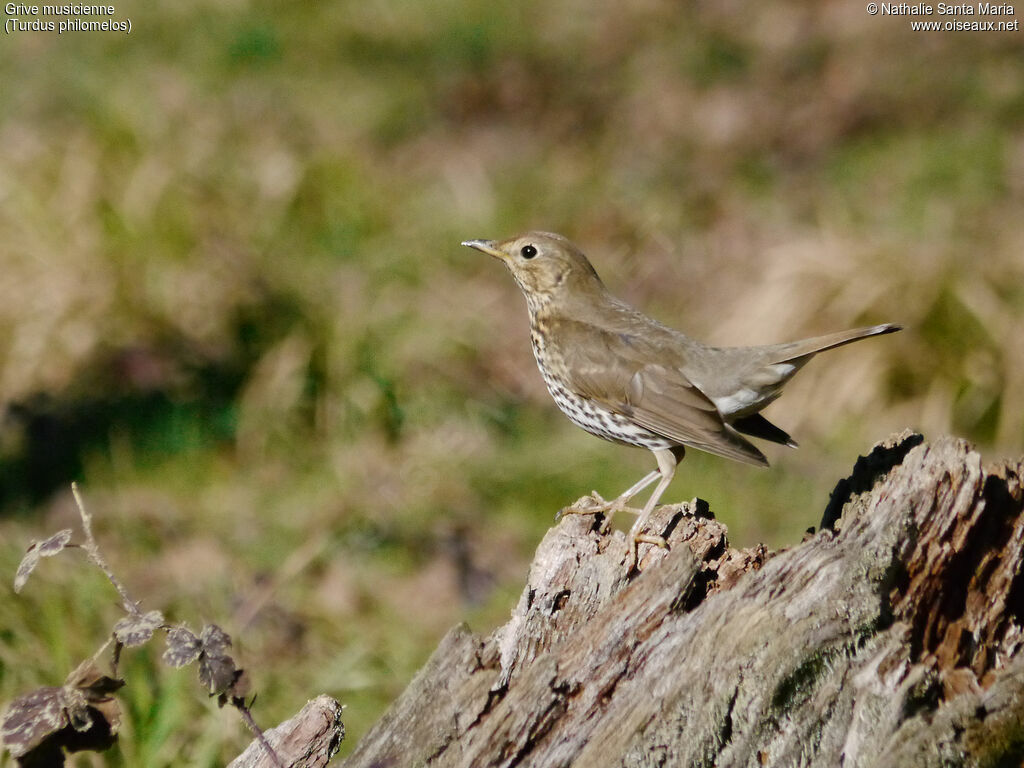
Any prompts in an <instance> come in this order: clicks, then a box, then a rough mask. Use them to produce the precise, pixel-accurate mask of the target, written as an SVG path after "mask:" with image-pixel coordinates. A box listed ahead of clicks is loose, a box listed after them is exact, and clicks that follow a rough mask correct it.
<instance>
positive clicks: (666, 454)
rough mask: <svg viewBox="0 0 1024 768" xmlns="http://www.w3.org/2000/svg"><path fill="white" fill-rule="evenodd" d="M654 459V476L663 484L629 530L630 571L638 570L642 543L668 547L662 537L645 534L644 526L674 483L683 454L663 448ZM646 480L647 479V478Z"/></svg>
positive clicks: (655, 491) (659, 484)
mask: <svg viewBox="0 0 1024 768" xmlns="http://www.w3.org/2000/svg"><path fill="white" fill-rule="evenodd" d="M654 458H656V459H657V460H658V471H657V473H654V474H659V475H661V482H659V483H658V485H657V486H655V488H654V490H653V491H652V492H651V497H650V498H649V499H647V503H646V504H645V505H644V508H643V511H642V512H641V513H640V516H639V517H638V518H637V519H636V522H635V523H633V527H632V528H630V529H629V539H630V545H629V546H630V554H631V555H632V565H631V566H630V569H631V570H632V569H633V568H636V565H637V544H639V543H640V542H641V541H643V542H646V543H648V544H657V545H658V546H659V547H666V546H668V545H667V544H666V543H665V539H663V538H662V537H661V536H652V535H649V534H643V533H641V531H643V529H644V526H645V525H647V518H649V517H650V516H651V512H653V511H654V507H655V506H656V505H657V503H658V500H659V499H661V494H663V493H664V492H665V489H666V488H668V484H669V483H671V482H672V477H673V476H674V475H675V473H676V467H677V466H678V464H679V462H680V461H682V458H683V457H682V453H681V450H680V449H679V448H677V449H676V451H675V452H674V451H673V450H672V449H669V448H663V449H661V450H658V451H654ZM645 479H646V478H645Z"/></svg>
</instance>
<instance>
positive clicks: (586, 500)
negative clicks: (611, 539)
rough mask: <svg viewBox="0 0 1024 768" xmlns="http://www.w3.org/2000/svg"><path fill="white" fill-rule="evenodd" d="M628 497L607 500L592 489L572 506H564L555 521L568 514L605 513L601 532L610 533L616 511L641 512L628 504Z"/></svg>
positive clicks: (637, 513) (636, 513)
mask: <svg viewBox="0 0 1024 768" xmlns="http://www.w3.org/2000/svg"><path fill="white" fill-rule="evenodd" d="M626 501H627V500H626V499H623V498H621V497H620V498H617V499H612V500H611V501H608V500H606V499H605V498H604V497H603V496H602V495H601V494H599V493H598V492H597V491H591V492H590V493H589V494H588V495H587V496H584V497H583V498H581V499H578V500H576V502H574V503H573V504H572V505H571V506H568V507H563V508H562V509H560V510H558V514H556V515H555V522H558V521H559V520H561V519H562V518H563V517H565V516H566V515H604V520H603V521H602V523H601V527H600V530H599V532H600V533H601V534H605V533H608V531H609V529H610V528H611V522H612V517H613V516H614V515H615V513H616V512H623V511H625V512H631V513H633V514H635V515H639V514H640V510H638V509H633V508H632V507H630V506H628V505H627V503H626Z"/></svg>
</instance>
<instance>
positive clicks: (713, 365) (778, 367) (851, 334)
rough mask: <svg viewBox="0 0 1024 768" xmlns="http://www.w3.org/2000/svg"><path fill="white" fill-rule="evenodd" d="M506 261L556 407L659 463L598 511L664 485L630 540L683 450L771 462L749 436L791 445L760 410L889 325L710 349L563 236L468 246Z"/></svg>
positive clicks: (637, 536)
mask: <svg viewBox="0 0 1024 768" xmlns="http://www.w3.org/2000/svg"><path fill="white" fill-rule="evenodd" d="M463 245H467V246H469V247H471V248H475V249H477V250H479V251H482V252H484V253H487V254H490V255H491V256H494V257H495V258H498V259H500V260H501V261H502V262H504V264H505V266H506V267H508V269H509V271H510V272H511V273H512V276H513V277H514V278H515V280H516V282H517V283H518V284H519V287H520V289H521V290H522V292H523V294H524V295H525V297H526V304H527V308H528V310H529V313H530V330H531V334H530V335H531V341H532V343H533V351H534V356H535V357H536V359H537V366H538V367H539V368H540V372H541V375H542V376H543V377H544V381H545V383H546V384H547V387H548V391H549V392H550V393H551V396H552V397H553V398H554V400H555V402H556V403H557V404H558V407H559V408H560V409H561V410H562V411H563V412H564V413H565V414H566V415H567V416H568V417H569V419H570V420H572V421H573V423H575V424H577V425H578V426H580V427H582V428H583V429H585V430H587V431H588V432H590V433H591V434H594V435H597V436H598V437H602V438H604V439H606V440H612V441H614V442H620V443H626V444H628V445H636V446H642V447H645V448H648V449H650V450H651V451H653V453H654V455H655V458H656V459H657V461H658V469H657V470H655V471H654V472H651V473H650V474H648V475H647V476H646V477H644V478H643V479H642V480H641V481H640V482H638V483H637V484H636V485H634V486H633V487H632V488H630V489H629V490H627V491H626V492H625V493H623V494H622V495H621V496H619V497H618V498H616V499H615V500H614V501H612V502H610V503H608V504H606V505H602V506H601V507H600V508H599V509H590V510H588V511H607V512H608V513H609V514H610V513H612V512H614V511H615V510H617V509H621V508H624V506H625V504H626V502H628V501H629V499H631V498H632V497H633V496H634V495H636V494H637V493H639V492H640V491H641V490H643V489H644V488H646V487H647V486H648V485H650V484H651V483H653V482H654V481H655V480H659V479H660V482H659V484H658V486H657V487H656V488H655V490H654V492H653V493H652V494H651V496H650V498H649V499H648V501H647V504H646V505H645V507H644V509H643V511H642V512H641V514H640V516H639V517H638V519H637V522H636V525H634V526H633V530H632V535H633V540H634V542H635V541H646V540H651V539H652V537H644V536H642V535H641V531H642V529H643V526H644V524H645V522H646V519H647V517H648V516H649V514H650V512H651V510H653V509H654V506H655V505H656V504H657V502H658V500H659V499H660V497H661V494H662V493H663V492H664V490H665V488H666V487H667V486H668V484H669V482H670V481H671V479H672V476H673V474H674V472H675V468H676V465H677V464H678V463H679V461H681V460H682V457H683V454H684V451H685V446H690V447H692V448H699V449H700V450H702V451H708V452H709V453H714V454H717V455H719V456H724V457H726V458H730V459H735V460H737V461H742V462H746V463H747V464H756V465H760V466H767V465H768V461H767V460H766V459H765V457H764V454H762V453H761V451H759V450H758V449H757V448H756V447H755V446H754V445H753V444H752V443H750V442H749V441H748V440H747V439H746V438H745V437H744V434H746V435H749V436H752V437H757V438H761V439H764V440H769V441H772V442H776V443H781V444H783V445H789V446H792V447H795V446H796V443H795V442H794V441H793V440H792V438H790V436H789V435H787V434H786V433H785V432H784V431H783V430H781V429H779V428H778V427H776V426H775V425H774V424H772V423H771V422H769V421H768V420H767V419H766V418H764V417H763V416H761V415H760V413H759V411H760V410H761V409H762V408H764V407H765V406H767V405H768V404H769V403H771V402H772V401H773V400H775V398H777V397H778V396H779V395H780V394H781V391H782V387H783V386H784V385H785V384H786V382H787V381H789V380H790V379H791V378H792V377H793V375H794V374H795V373H796V372H797V371H798V370H800V368H801V367H803V365H804V364H805V363H807V361H808V360H810V359H811V358H812V357H813V356H814V355H816V354H817V353H818V352H823V351H825V350H828V349H833V348H834V347H838V346H842V345H843V344H849V343H850V342H853V341H857V340H858V339H863V338H867V337H869V336H877V335H879V334H884V333H892V332H893V331H898V330H900V327H899V326H896V325H889V324H886V325H875V326H872V327H870V328H857V329H854V330H850V331H841V332H839V333H832V334H828V335H825V336H817V337H815V338H810V339H803V340H801V341H793V342H787V343H784V344H771V345H768V346H763V347H711V346H708V345H706V344H702V343H701V342H699V341H696V340H694V339H691V338H690V337H689V336H686V335H685V334H683V333H681V332H679V331H676V330H673V329H671V328H668V327H667V326H664V325H662V324H661V323H659V322H657V321H656V320H654V319H652V318H650V317H648V316H647V315H644V314H643V313H641V312H640V311H639V310H637V309H635V308H633V307H631V306H630V305H628V304H626V303H625V302H623V301H621V300H619V299H617V298H616V297H614V296H613V295H612V294H611V293H609V292H608V290H607V289H606V288H605V286H604V283H602V282H601V279H600V278H599V277H598V275H597V272H596V271H595V270H594V268H593V266H591V264H590V262H589V261H588V260H587V258H586V256H584V255H583V253H582V252H581V251H580V250H579V249H578V248H577V247H576V246H575V245H573V244H572V243H571V242H569V241H568V240H567V239H566V238H564V237H562V236H561V235H556V234H551V233H547V232H528V233H526V234H525V235H520V236H518V237H513V238H510V239H508V240H502V241H498V242H496V241H491V240H467V241H465V242H464V243H463Z"/></svg>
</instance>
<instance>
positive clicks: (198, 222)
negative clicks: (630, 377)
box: [0, 0, 1024, 766]
mask: <svg viewBox="0 0 1024 768" xmlns="http://www.w3.org/2000/svg"><path fill="white" fill-rule="evenodd" d="M847 5H848V4H843V3H838V2H826V3H822V4H815V5H808V4H805V3H797V2H771V3H767V4H763V5H762V6H759V7H758V8H747V7H744V8H740V7H739V6H732V5H729V4H727V5H722V6H715V7H711V6H706V5H702V6H692V7H688V8H686V9H681V8H680V7H679V6H677V5H676V4H672V3H666V2H659V1H658V0H645V1H644V2H638V3H635V4H630V5H629V6H628V7H623V6H621V5H611V4H607V5H598V6H593V5H592V4H587V5H586V6H584V5H583V4H581V3H574V2H570V1H566V2H560V3H540V2H535V1H534V0H528V1H527V2H524V3H519V4H516V5H514V6H513V5H510V4H505V5H497V4H493V3H483V2H479V0H446V2H442V3H432V4H414V3H398V4H394V3H381V2H369V3H360V4H355V3H341V4H334V5H330V6H316V5H290V6H280V5H276V4H271V3H263V2H254V3H248V4H211V3H192V4H186V5H182V4H170V3H156V4H149V5H146V6H142V5H134V4H131V3H129V4H121V5H118V6H117V8H118V13H119V15H121V16H122V17H123V16H129V17H131V18H132V20H133V33H132V35H131V36H128V37H123V36H118V37H104V36H99V35H91V34H90V35H84V34H78V35H63V36H61V37H57V36H55V35H54V36H50V35H45V34H27V33H25V34H21V35H18V36H14V37H10V38H8V39H7V40H6V41H5V42H6V44H5V45H4V46H3V47H2V48H0V79H2V81H3V82H5V83H9V84H14V87H6V88H3V89H0V162H2V167H3V168H4V172H3V174H2V175H0V232H2V237H0V264H2V267H3V269H2V270H0V407H2V409H3V412H4V415H3V424H2V429H0V504H2V513H3V518H2V519H0V531H2V533H0V573H7V574H9V575H10V576H12V577H13V573H14V570H15V567H16V564H17V562H18V560H19V559H20V557H21V553H22V551H23V549H24V546H25V545H26V544H27V542H28V540H29V539H30V538H32V537H36V538H38V537H41V536H43V535H45V534H46V533H47V532H50V531H52V530H55V529H57V528H59V527H64V526H66V525H69V524H73V523H74V514H73V510H72V506H71V503H70V497H69V493H68V490H67V487H68V483H69V482H70V481H71V480H73V479H77V480H79V481H81V482H82V483H83V486H84V490H85V493H86V497H87V499H88V500H89V503H90V505H91V506H92V508H93V510H94V512H95V514H96V515H97V525H98V528H99V535H100V537H101V541H102V543H103V545H104V546H105V548H106V551H107V554H108V557H109V559H110V560H111V561H112V563H113V564H114V566H115V568H116V569H117V571H118V572H119V573H120V574H121V575H122V577H123V579H124V580H125V581H126V582H127V583H128V584H129V585H130V586H131V587H132V589H133V590H134V592H135V593H136V594H138V595H140V596H143V597H144V604H145V606H146V607H147V608H153V607H159V608H161V609H163V610H164V611H165V613H167V614H168V615H169V616H170V617H172V618H173V619H174V620H176V621H179V620H180V621H188V622H190V623H192V624H193V626H197V625H198V624H200V623H202V622H205V621H212V622H216V623H219V624H221V625H222V626H223V627H224V628H225V629H226V630H227V631H228V632H229V633H231V634H232V635H233V637H234V638H235V639H236V642H237V644H238V647H237V648H236V657H237V658H238V660H239V662H240V663H241V664H242V665H243V666H246V667H247V668H248V669H249V670H250V671H251V673H252V677H253V683H254V687H255V689H256V690H257V691H258V693H259V698H258V701H257V705H256V709H255V714H256V717H257V719H258V721H259V722H261V723H264V724H268V725H269V724H273V723H276V722H278V721H280V720H281V719H283V718H285V717H287V716H290V715H291V714H292V713H294V712H295V711H297V710H298V709H299V708H300V707H301V706H302V704H303V703H304V702H305V701H306V699H307V698H310V697H312V696H314V695H316V694H318V693H320V692H327V693H330V694H332V695H334V696H337V697H338V698H340V699H341V700H342V701H343V702H344V703H346V704H347V705H348V708H347V710H346V713H345V722H346V725H347V726H348V732H349V740H348V741H347V742H346V745H345V746H344V747H343V750H344V751H347V750H348V749H350V748H351V744H353V743H355V741H357V740H358V738H359V736H360V734H362V733H363V732H365V730H366V728H368V727H369V725H370V724H372V722H373V721H374V720H375V719H376V718H377V717H378V716H379V714H380V712H381V711H382V708H383V707H384V706H386V704H387V702H388V701H390V700H391V699H392V698H393V697H394V696H395V695H397V693H399V692H400V691H401V690H402V688H403V687H404V685H405V684H406V683H407V682H408V680H409V679H410V678H411V676H412V674H413V672H414V671H415V669H416V668H417V667H418V666H419V664H421V663H422V661H423V660H424V659H425V658H426V656H427V655H428V654H429V652H430V651H431V650H432V648H433V646H434V644H435V643H436V641H437V639H438V638H439V637H440V636H441V635H442V634H443V632H444V631H445V630H446V629H447V628H448V627H449V626H451V625H452V624H453V623H455V622H456V621H459V620H468V621H469V622H470V623H471V625H472V626H473V627H474V628H475V629H478V630H481V631H486V630H488V629H489V628H490V627H493V626H495V625H496V624H498V623H500V622H501V621H502V620H503V619H504V618H505V617H506V616H507V614H508V611H509V610H510V609H511V607H512V606H513V604H514V602H515V599H516V597H517V592H518V589H519V588H520V587H521V585H522V582H523V578H524V576H525V573H526V567H527V564H528V562H529V558H530V555H531V553H532V551H533V548H534V547H535V546H536V544H537V543H538V542H539V540H540V537H541V536H542V535H543V533H544V531H545V530H546V529H547V527H548V526H549V525H550V524H551V520H552V517H553V515H554V513H555V511H556V510H557V509H558V508H560V507H561V506H564V505H566V504H568V503H570V502H572V501H573V500H575V499H576V498H577V497H579V496H581V495H583V494H584V493H586V492H589V491H590V490H591V489H597V490H599V491H600V492H602V493H604V494H605V495H609V494H612V493H616V492H618V491H619V490H621V489H622V488H625V487H626V486H628V485H629V484H630V483H632V482H633V481H634V480H635V479H636V478H637V476H638V475H639V474H641V473H643V472H645V471H647V469H648V468H649V465H650V464H651V460H650V457H649V456H648V455H646V454H645V453H644V452H641V451H629V450H627V449H625V448H621V447H617V446H612V445H610V444H606V443H603V442H601V441H598V440H595V439H593V438H592V437H590V436H588V435H585V434H583V433H581V432H579V431H578V430H576V429H575V428H574V427H573V426H572V425H570V424H569V423H568V422H567V421H565V420H564V419H563V418H562V417H561V415H560V414H558V413H557V411H556V410H555V408H554V406H553V405H552V404H551V403H550V402H549V399H548V397H547V395H546V393H545V392H544V390H543V385H542V383H541V381H540V377H539V375H538V374H537V372H536V370H535V367H534V364H533V361H532V358H531V355H530V351H529V345H528V341H527V333H526V313H525V309H524V307H523V306H522V299H521V297H520V296H519V295H518V291H517V289H516V288H515V286H514V284H513V283H512V282H511V280H509V279H508V276H507V275H506V274H505V273H504V271H503V270H502V269H501V268H500V267H499V266H498V265H496V264H495V263H493V262H490V261H489V260H486V259H482V258H481V257H479V256H478V255H476V254H474V253H471V252H469V251H466V250H465V249H461V248H459V246H458V245H457V244H458V242H459V241H461V240H463V239H466V238H470V237H501V236H506V235H509V234H511V233H514V232H516V231H519V230H523V229H527V228H548V229H554V230H558V231H562V232H565V233H566V234H568V235H570V236H572V237H573V238H574V239H576V240H577V241H579V242H580V243H581V244H582V245H583V246H584V247H585V249H586V250H587V251H588V253H590V255H591V256H592V258H593V260H594V262H595V264H596V266H597V268H598V269H599V271H600V272H601V274H602V275H603V276H604V277H605V279H606V282H608V283H609V285H610V286H612V287H613V289H614V290H615V291H616V292H617V293H619V294H620V295H623V296H625V297H627V298H628V299H630V300H632V301H634V302H635V303H637V304H638V305H640V306H642V307H644V308H646V309H648V310H649V311H651V312H652V313H653V314H655V315H656V316H658V317H659V318H660V319H662V320H663V321H665V322H667V323H669V324H671V325H674V326H676V327H680V328H685V329H687V330H688V331H690V332H692V333H693V334H694V335H697V336H698V337H700V338H703V339H706V340H708V341H711V342H715V343H721V344H739V343H759V342H770V341H778V340H783V339H787V338H796V337H798V336H801V335H811V334H815V333H823V332H827V331H830V330H836V329H839V328H843V327H847V326H852V325H856V324H866V323H874V322H881V321H895V322H901V323H904V324H905V325H906V327H907V329H906V330H905V331H904V332H903V333H902V334H899V335H898V336H894V337H888V338H886V339H884V340H878V341H875V342H871V343H869V344H865V345H863V346H858V347H855V348H851V349H848V350H844V351H842V352H836V353H833V356H832V357H831V358H830V359H828V360H827V361H818V362H816V363H815V364H812V365H811V366H810V367H809V368H808V369H807V370H806V371H805V372H803V373H801V375H800V377H799V378H798V379H797V380H796V381H794V383H793V384H792V385H790V388H789V390H788V393H787V397H785V398H783V399H782V400H780V401H779V403H777V404H776V405H773V406H772V409H771V412H770V413H771V415H772V416H773V420H775V421H778V422H779V423H780V424H781V425H782V426H784V427H785V428H787V429H788V430H790V431H791V432H793V434H794V435H795V436H796V437H797V439H798V440H799V441H800V442H801V444H802V446H803V448H802V449H801V450H800V451H797V452H788V451H782V450H778V451H774V452H772V453H771V455H770V458H771V459H772V461H773V464H775V466H774V467H773V468H772V469H771V470H770V471H769V472H759V471H757V470H753V469H750V468H747V467H743V466H739V465H732V464H730V463H728V462H725V461H722V460H719V459H716V458H714V457H708V456H703V455H699V454H697V453H696V452H691V455H690V456H689V457H688V458H687V460H686V462H685V463H684V464H683V466H682V468H681V469H680V472H679V474H678V479H677V480H676V481H675V483H674V484H673V486H672V488H671V489H670V491H669V493H668V495H667V497H666V499H672V500H681V499H688V498H691V497H693V496H700V497H702V498H705V499H707V500H708V501H709V502H710V504H711V507H712V510H713V511H715V512H716V514H717V515H718V516H719V517H720V518H721V519H723V520H724V521H725V522H726V523H727V524H728V525H729V528H730V532H731V535H732V538H733V541H734V543H737V544H739V545H750V544H753V543H755V542H757V541H766V542H767V543H769V544H770V545H772V546H787V545H791V544H793V543H795V542H797V541H799V537H800V534H801V533H802V531H803V530H804V529H805V528H806V527H808V526H810V525H816V524H817V523H818V515H819V513H820V510H821V509H823V507H824V504H825V502H826V499H827V495H828V492H829V490H830V489H831V487H832V485H833V484H834V482H835V480H836V479H837V478H838V477H840V476H842V475H844V474H845V473H846V472H847V471H848V470H849V468H850V466H851V465H852V461H853V459H854V457H855V456H856V454H857V453H858V452H865V451H866V450H867V449H868V447H869V446H870V444H871V443H872V442H873V441H874V440H877V439H881V438H882V437H884V436H886V435H887V434H888V433H889V432H891V431H894V430H897V429H900V428H902V427H904V426H912V427H915V428H918V429H922V430H924V431H925V432H926V434H928V435H929V436H932V437H934V436H937V435H938V434H940V433H944V432H955V433H957V434H960V435H963V436H966V437H969V438H971V439H974V440H977V441H979V442H980V443H981V444H982V446H983V447H984V448H985V449H986V450H987V451H988V452H989V453H1019V452H1020V450H1021V445H1022V442H1024V393H1022V390H1021V388H1020V387H1019V386H1015V383H1019V382H1020V381H1021V380H1022V377H1024V343H1022V342H1021V340H1020V334H1019V329H1020V327H1021V322H1022V319H1024V290H1022V288H1021V286H1022V285H1024V259H1022V258H1021V254H1024V235H1022V233H1021V229H1020V227H1019V226H1018V221H1019V215H1020V210H1021V205H1022V202H1024V200H1022V198H1024V184H1022V182H1021V179H1024V87H1022V86H1021V83H1024V60H1022V59H1021V57H1020V55H1019V53H1020V43H1021V39H1020V36H1019V34H1014V33H1007V34H1005V35H995V34H991V35H983V34H966V33H965V34H952V33H950V34H946V35H920V34H919V35H913V34H911V33H910V32H909V31H908V30H906V29H904V28H903V26H901V23H900V22H899V20H891V19H878V18H872V17H869V16H867V15H866V14H864V13H863V12H862V11H856V9H855V11H851V10H850V8H848V7H847ZM66 554H67V555H68V556H64V555H62V557H60V558H57V559H56V560H52V561H50V560H48V561H46V562H44V563H43V564H42V566H41V567H40V569H39V573H37V574H36V575H35V576H33V579H32V580H31V581H30V583H29V585H28V588H27V589H26V591H25V593H23V594H22V595H20V596H18V597H15V596H13V594H11V593H10V592H8V594H7V595H5V596H4V597H3V599H2V600H0V615H2V618H0V700H4V701H6V700H9V699H10V698H12V697H13V696H15V695H18V694H19V693H23V692H25V691H26V690H28V689H30V688H32V687H34V686H37V685H44V684H56V683H57V682H58V681H60V680H62V679H63V677H64V676H65V675H66V674H67V673H68V672H69V671H70V670H71V669H72V668H73V667H74V666H75V664H76V663H77V661H78V660H80V659H81V658H83V657H85V656H87V655H89V654H90V653H91V652H92V651H93V650H94V649H95V647H97V646H98V645H99V644H100V643H101V642H102V638H103V634H104V632H105V631H106V630H107V629H108V628H109V627H110V626H111V625H112V623H113V622H114V620H116V617H117V611H116V607H115V600H114V597H113V595H112V594H111V593H110V592H109V590H108V589H106V588H105V587H104V585H103V584H102V582H100V581H99V580H98V578H97V577H96V576H94V575H93V574H91V573H89V572H88V570H87V569H86V568H85V567H84V566H83V565H80V564H76V563H73V562H72V560H73V559H74V558H73V553H66ZM5 583H7V584H8V585H9V584H10V581H9V580H8V581H6V582H5ZM2 589H7V590H10V587H9V586H7V587H2ZM159 650H160V649H159V648H155V649H153V650H152V652H145V653H141V654H128V655H127V656H128V658H127V662H126V663H127V666H126V669H125V674H126V676H127V678H128V682H129V685H128V687H127V688H126V689H125V692H124V696H123V699H124V701H125V705H126V721H125V726H124V733H125V735H124V738H123V739H122V740H121V744H120V746H119V748H118V750H115V751H114V752H113V753H112V754H111V755H110V756H108V757H107V760H108V764H111V765H147V766H161V765H180V764H182V761H185V762H187V763H188V764H190V765H219V764H222V763H223V762H225V761H226V759H228V758H229V757H230V756H231V755H233V754H235V753H237V752H238V751H239V750H240V748H241V746H242V745H243V744H244V743H246V741H247V737H246V734H245V732H244V729H243V727H242V726H241V724H240V722H238V720H237V718H236V717H234V716H233V714H232V713H231V712H218V711H217V710H216V708H215V707H214V706H213V705H212V704H211V703H210V702H208V701H206V700H204V699H203V697H202V694H201V692H200V690H199V689H198V686H196V685H195V684H194V681H193V680H192V679H191V676H190V673H188V672H171V671H168V670H165V669H163V668H162V667H160V666H159V665H158V664H157V663H156V658H157V654H158V653H159ZM87 762H88V761H87V760H80V761H79V764H87ZM6 764H8V763H7V762H4V758H0V765H6Z"/></svg>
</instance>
